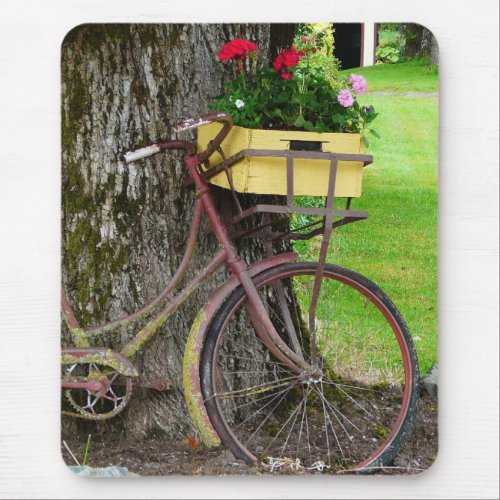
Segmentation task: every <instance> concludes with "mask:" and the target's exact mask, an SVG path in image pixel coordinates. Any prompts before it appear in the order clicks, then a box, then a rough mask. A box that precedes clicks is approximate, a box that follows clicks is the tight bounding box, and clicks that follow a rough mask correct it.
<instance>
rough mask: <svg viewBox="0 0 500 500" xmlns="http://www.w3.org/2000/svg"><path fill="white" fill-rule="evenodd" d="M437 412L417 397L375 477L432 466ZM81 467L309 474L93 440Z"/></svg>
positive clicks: (190, 448) (176, 448)
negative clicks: (400, 443)
mask: <svg viewBox="0 0 500 500" xmlns="http://www.w3.org/2000/svg"><path fill="white" fill-rule="evenodd" d="M437 412H438V405H437V401H436V400H435V399H432V398H430V397H428V396H423V397H422V399H421V402H420V408H419V414H418V417H417V421H416V424H415V427H414V429H413V432H412V434H411V436H410V437H409V439H408V441H407V443H406V444H405V446H404V447H403V449H402V450H401V451H400V453H399V454H398V455H397V456H396V458H395V459H394V461H393V463H392V464H391V465H390V466H388V467H386V468H384V469H381V470H380V471H379V473H380V474H418V473H420V472H422V471H424V470H426V469H427V468H429V467H430V466H431V465H432V463H433V462H434V460H435V459H436V456H437V452H438V430H437ZM63 439H64V440H65V442H66V444H67V445H68V447H69V448H70V450H71V451H72V453H73V454H74V455H75V456H76V457H80V458H81V457H83V455H84V449H85V444H86V443H85V442H81V441H76V440H74V439H72V438H71V437H66V436H64V437H63ZM61 450H62V454H63V457H64V460H65V462H66V463H67V464H68V465H76V463H75V461H74V460H73V459H72V458H71V455H70V454H69V452H68V451H67V449H66V448H65V447H64V446H61ZM80 458H79V459H80ZM87 465H90V466H91V467H108V466H111V465H114V466H121V467H127V468H128V470H129V471H130V472H134V473H136V474H139V475H140V476H167V475H230V474H231V475H232V474H257V475H263V474H270V473H272V474H283V473H285V474H309V473H310V472H308V471H304V470H298V471H297V470H293V469H292V468H291V467H290V466H288V465H286V464H285V465H283V466H282V467H280V468H278V469H276V470H275V471H273V472H271V471H270V468H269V467H265V466H261V465H253V466H248V465H246V464H245V463H244V462H242V461H238V460H236V459H235V458H234V456H233V455H232V454H231V453H230V452H229V451H226V450H224V449H223V448H217V449H209V450H208V449H203V448H202V447H199V446H197V443H196V440H194V439H187V440H186V441H185V442H177V443H173V442H171V441H168V440H167V439H165V438H162V439H158V438H156V439H147V440H141V441H128V442H126V441H119V440H116V439H115V440H110V439H108V440H106V439H102V438H95V437H93V440H92V443H91V447H90V450H89V454H88V457H87Z"/></svg>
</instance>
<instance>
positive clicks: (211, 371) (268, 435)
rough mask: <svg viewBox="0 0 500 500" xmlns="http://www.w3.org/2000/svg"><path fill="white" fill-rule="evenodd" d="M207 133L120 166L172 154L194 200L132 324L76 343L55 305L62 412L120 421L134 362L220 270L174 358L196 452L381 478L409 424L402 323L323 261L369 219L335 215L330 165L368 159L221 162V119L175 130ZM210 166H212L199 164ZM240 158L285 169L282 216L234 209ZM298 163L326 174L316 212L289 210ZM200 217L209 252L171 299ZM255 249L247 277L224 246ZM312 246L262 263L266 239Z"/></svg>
mask: <svg viewBox="0 0 500 500" xmlns="http://www.w3.org/2000/svg"><path fill="white" fill-rule="evenodd" d="M211 123H219V124H220V126H219V127H218V129H217V133H216V134H215V135H214V137H213V139H212V140H210V141H209V142H208V144H207V145H206V147H205V146H204V147H203V148H202V149H203V150H201V151H197V149H196V145H195V144H194V143H192V142H189V141H184V140H173V141H166V142H160V143H157V144H153V145H151V146H148V147H146V148H142V149H139V150H136V151H133V152H130V153H127V154H125V155H124V162H125V163H129V162H132V161H138V160H140V159H143V158H147V157H148V156H151V155H154V154H158V153H161V152H164V151H168V150H173V149H180V150H183V151H184V152H185V165H186V167H187V170H188V172H189V174H190V178H189V179H190V180H189V181H188V182H187V184H193V185H194V187H195V189H196V191H197V194H198V199H197V201H196V203H195V205H194V212H193V222H192V226H191V229H190V232H189V237H188V240H187V243H186V249H185V254H184V257H183V258H182V261H181V264H180V266H179V269H178V270H177V272H176V273H175V275H174V276H173V278H172V280H171V281H170V283H168V284H167V285H166V287H165V288H164V290H163V291H162V292H161V293H160V295H159V296H158V297H156V298H155V299H153V300H152V301H151V302H149V303H148V304H146V305H144V306H143V307H142V308H141V309H139V310H138V311H136V312H134V313H133V314H130V315H127V316H124V317H121V318H118V319H116V320H114V321H111V322H109V323H106V324H104V325H101V326H98V327H94V328H90V329H86V330H84V329H82V328H81V327H80V325H79V322H78V320H77V318H76V316H75V314H74V312H73V309H72V308H71V306H70V304H69V302H68V300H67V299H66V297H65V295H64V294H63V295H62V311H63V316H64V319H65V321H66V323H67V325H68V328H69V331H70V333H71V338H72V342H73V344H74V347H70V348H64V349H63V350H62V365H63V378H62V389H63V392H64V395H65V397H66V399H67V401H68V403H69V405H70V407H71V409H70V410H65V413H66V414H68V415H71V416H75V417H80V418H86V419H90V420H103V419H107V418H110V417H113V416H115V415H117V414H119V413H120V412H121V411H123V410H124V409H125V408H126V405H127V403H128V401H129V399H130V397H131V394H132V390H133V386H134V381H135V379H136V378H137V377H138V375H139V373H138V370H137V368H136V367H135V366H134V364H133V362H132V360H133V358H134V355H135V354H136V353H137V351H138V350H139V349H140V348H142V347H143V346H144V345H145V344H146V343H147V342H148V340H150V339H151V338H152V337H153V336H154V335H155V334H156V333H157V331H158V329H159V328H160V326H161V325H163V324H164V323H165V321H166V320H167V318H168V317H169V316H170V315H172V314H173V313H174V312H175V311H176V310H177V309H178V308H179V307H180V305H181V304H182V303H183V302H184V301H185V300H186V299H187V298H188V297H189V296H190V295H191V294H192V293H193V292H194V291H195V290H196V289H197V288H198V287H199V286H201V285H202V284H203V283H204V282H205V281H206V280H207V279H209V278H210V276H211V275H212V274H213V273H214V272H215V271H216V270H218V269H219V268H220V267H221V266H223V265H226V266H227V268H228V270H229V272H230V275H229V277H228V279H227V281H226V282H225V283H224V284H223V285H222V286H221V287H219V288H218V289H217V290H216V291H215V293H213V295H212V296H211V297H210V299H209V300H208V301H207V303H206V304H205V305H204V306H203V307H202V308H201V310H200V312H199V314H198V315H197V317H196V319H195V320H194V322H193V326H192V328H191V332H190V335H189V338H188V341H187V344H186V349H185V356H184V370H183V371H184V381H183V382H184V389H185V398H186V401H187V404H188V408H189V411H190V414H191V417H192V420H193V423H194V424H195V426H196V428H197V429H198V431H199V435H200V438H201V440H202V441H203V442H204V443H205V444H206V445H216V444H220V442H222V444H223V445H224V446H226V447H227V448H229V449H230V450H231V451H232V452H233V454H234V455H235V456H236V457H237V458H239V459H243V460H245V461H246V462H247V463H254V462H257V461H258V462H261V463H264V464H267V465H268V466H269V467H271V468H273V467H274V466H275V465H276V464H277V463H281V464H292V465H293V467H295V468H302V469H304V470H324V471H328V472H346V471H347V472H349V471H373V470H375V469H377V468H380V467H383V466H384V465H387V464H388V463H389V462H390V461H391V460H392V459H393V457H394V456H395V454H396V453H397V452H398V450H399V449H400V448H401V446H402V445H403V444H404V442H405V440H406V438H407V436H408V433H409V432H410V430H411V428H412V425H413V423H414V420H415V417H416V412H417V405H418V380H419V374H418V364H417V357H416V353H415V348H414V346H413V342H412V339H411V335H410V333H409V331H408V327H407V326H406V324H405V322H404V320H403V318H402V316H401V314H400V313H399V312H398V310H397V308H396V307H395V305H394V304H393V303H392V301H391V300H390V299H389V298H388V297H387V295H386V294H385V293H384V292H382V290H381V289H380V288H379V287H378V286H377V285H376V284H375V283H373V282H372V281H370V280H368V279H367V278H365V277H363V276H361V275H359V274H357V273H355V272H353V271H351V270H348V269H345V268H342V267H339V266H336V265H333V264H329V263H327V262H326V259H327V252H328V246H329V242H330V237H331V234H332V231H333V230H334V229H336V228H338V227H340V226H343V225H345V224H348V223H352V222H356V221H359V220H363V219H365V218H366V217H367V214H366V212H364V211H359V210H353V209H352V208H351V199H350V198H348V200H347V204H346V206H345V208H342V209H341V208H337V207H336V206H335V199H336V196H335V183H336V179H337V173H338V165H339V162H343V163H344V164H345V163H349V162H358V163H359V162H361V163H362V164H363V165H367V164H369V163H371V161H372V158H371V156H369V155H364V154H347V153H337V152H331V151H330V152H325V151H322V150H321V144H320V145H319V147H318V148H316V149H315V150H313V151H311V150H309V148H307V147H306V148H304V147H300V146H299V147H296V149H292V148H291V147H288V149H282V150H276V149H273V150H270V149H248V148H247V149H243V150H241V151H238V152H237V153H236V154H233V155H230V156H228V157H226V156H225V154H224V144H225V143H224V140H225V139H226V138H227V137H228V134H229V133H230V132H231V129H232V119H231V117H230V116H228V115H225V114H223V113H214V114H211V115H205V116H202V117H199V118H196V119H191V120H186V121H184V122H181V123H179V124H178V126H177V130H178V131H185V130H190V129H193V128H197V127H200V126H205V125H206V124H211ZM296 142H297V141H296ZM289 146H290V145H289ZM198 147H200V146H199V145H198ZM215 153H216V154H217V155H219V158H220V161H219V162H217V163H216V164H215V165H210V164H209V161H208V160H209V159H210V157H212V155H214V154H215ZM250 156H251V157H256V156H258V157H262V158H282V159H283V161H284V162H285V165H286V167H285V168H286V179H287V184H286V188H287V195H286V203H285V204H284V205H279V204H275V203H273V204H262V203H261V204H257V205H254V206H251V207H250V208H247V209H243V208H242V207H241V204H240V203H239V200H238V195H237V192H236V190H235V189H234V179H233V178H232V173H231V169H232V167H233V166H234V165H237V164H238V162H240V161H242V159H243V158H245V157H250ZM297 160H300V161H304V160H306V161H310V162H315V161H318V160H321V161H323V162H325V161H326V162H328V173H329V177H328V186H326V192H325V196H324V197H323V198H322V199H323V202H324V204H323V205H322V206H314V207H308V206H298V205H297V204H296V201H297V200H296V196H295V194H294V181H293V180H294V164H295V162H296V161H297ZM221 173H222V174H223V175H225V176H226V178H227V184H228V187H229V189H230V191H231V194H232V199H233V201H234V203H233V205H234V206H233V208H232V209H229V208H228V209H227V210H226V211H224V213H222V214H221V213H219V212H218V211H217V209H216V205H215V203H214V200H213V197H212V194H211V188H210V184H209V181H210V179H211V178H212V177H213V176H214V175H218V174H221ZM276 214H288V215H290V214H296V215H297V214H298V215H299V216H306V218H307V217H309V219H307V220H306V222H305V223H304V222H303V221H302V224H301V225H297V224H296V221H295V222H294V221H292V224H291V225H290V224H287V225H286V227H285V228H283V224H282V223H281V224H276V221H275V220H274V219H273V217H274V218H275V216H276ZM203 217H206V218H207V219H208V222H209V225H210V228H211V231H212V232H213V234H214V235H215V237H216V238H217V240H218V242H219V243H220V250H219V251H218V252H217V253H216V255H215V256H213V258H212V259H211V260H210V262H208V263H207V264H206V266H205V267H204V268H203V269H202V270H201V271H200V272H199V273H198V274H197V275H196V276H195V277H194V278H193V279H192V280H191V281H190V282H189V283H187V284H186V285H184V286H183V287H182V288H181V289H179V285H180V284H181V282H182V280H183V277H184V275H185V272H186V270H187V268H188V266H189V263H190V260H191V257H192V255H193V252H194V250H195V246H196V239H197V235H198V233H199V231H200V227H201V222H202V218H203ZM311 218H312V220H311ZM281 222H282V220H281ZM278 226H279V227H278ZM256 237H258V238H261V239H262V240H263V242H264V245H265V247H266V248H267V251H268V256H267V258H264V259H262V260H259V261H257V262H255V263H253V264H251V265H248V264H247V263H246V262H245V261H244V260H243V259H242V258H241V257H240V256H239V255H238V252H237V249H236V246H235V240H236V239H238V238H256ZM311 238H315V241H316V240H317V241H318V245H319V257H318V260H317V261H316V262H299V261H298V254H297V253H295V252H288V253H282V254H278V255H274V254H273V241H275V240H277V239H283V240H287V241H296V240H307V239H311ZM145 318H148V321H147V322H146V324H145V326H143V327H142V328H141V329H140V330H139V331H138V333H137V334H135V336H134V337H133V338H132V339H130V340H129V341H128V342H126V343H125V344H124V345H123V346H122V348H121V349H120V351H119V352H118V351H114V350H111V349H107V348H99V347H94V346H93V345H92V344H93V339H94V338H95V337H97V336H100V335H102V334H105V333H107V332H112V331H114V330H115V329H116V328H118V327H121V326H124V325H128V324H131V323H133V322H134V321H137V320H140V319H141V320H144V319H145ZM167 385H168V384H167ZM167 385H165V387H162V388H164V389H165V388H167ZM375 410H376V411H375ZM293 467H292V468H293Z"/></svg>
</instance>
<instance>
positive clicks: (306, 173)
mask: <svg viewBox="0 0 500 500" xmlns="http://www.w3.org/2000/svg"><path fill="white" fill-rule="evenodd" d="M220 128H221V125H220V124H218V123H212V124H209V125H204V126H202V127H200V128H199V129H198V150H199V151H203V150H205V149H206V148H207V145H208V143H209V141H210V140H211V139H213V138H214V137H215V135H216V134H217V132H218V130H219V129H220ZM221 148H222V151H223V153H224V155H225V156H226V157H230V156H233V155H235V154H237V153H239V152H240V151H242V150H245V149H260V150H262V149H264V150H280V151H287V150H308V151H322V152H335V153H348V154H364V153H365V145H364V142H363V139H362V135H361V134H354V133H328V132H325V133H318V132H306V131H287V130H258V129H248V128H244V127H238V126H234V127H233V128H232V129H231V131H230V133H229V135H228V136H227V137H226V138H225V139H224V141H223V142H222V144H221ZM222 161H223V159H222V157H221V155H219V153H214V154H213V155H212V156H211V157H210V166H211V167H212V166H215V165H217V164H218V163H220V162H222ZM329 172H330V161H328V160H322V159H309V158H308V159H300V158H298V159H295V160H294V167H293V181H294V182H293V185H294V195H299V196H300V195H310V196H326V195H327V193H328V185H329ZM231 174H232V179H233V184H234V189H235V191H238V192H240V193H254V194H275V195H286V194H287V169H286V159H285V158H273V157H262V156H245V157H244V158H242V159H241V160H240V161H238V162H237V163H236V164H234V165H233V166H232V167H231ZM362 178H363V163H362V162H355V161H340V162H339V163H338V168H337V177H336V182H335V196H336V197H346V198H357V197H359V196H361V186H362ZM208 182H210V183H211V184H214V185H216V186H220V187H223V188H226V189H229V188H230V186H229V182H228V178H227V175H226V173H225V172H224V171H222V172H220V173H218V174H217V175H215V176H213V177H211V178H209V179H208Z"/></svg>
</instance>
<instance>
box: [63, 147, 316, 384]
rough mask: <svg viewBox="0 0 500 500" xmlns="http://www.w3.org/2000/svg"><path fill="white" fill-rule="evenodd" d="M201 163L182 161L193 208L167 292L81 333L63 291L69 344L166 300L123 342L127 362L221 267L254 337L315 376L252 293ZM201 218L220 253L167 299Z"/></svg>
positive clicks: (84, 341)
mask: <svg viewBox="0 0 500 500" xmlns="http://www.w3.org/2000/svg"><path fill="white" fill-rule="evenodd" d="M162 148H163V149H173V148H182V149H184V150H186V152H188V153H193V145H192V144H191V143H189V142H185V141H169V142H166V143H163V144H162ZM202 161H203V155H202V154H200V155H196V154H191V155H190V156H188V157H187V158H186V159H185V163H186V166H187V168H188V170H189V173H190V174H191V177H192V179H193V181H194V184H195V187H196V191H197V195H198V200H197V202H196V204H195V207H194V216H193V224H192V227H191V230H190V233H189V237H188V242H187V246H186V250H185V254H184V256H183V259H182V261H181V264H180V266H179V269H178V270H177V272H176V273H175V275H174V277H173V278H172V280H171V281H170V282H169V283H168V284H167V286H166V288H165V289H164V290H163V291H162V292H161V293H160V295H158V296H157V297H156V298H155V299H153V300H152V301H151V302H149V303H148V304H146V305H145V306H144V307H142V308H141V309H140V310H138V311H136V312H135V313H133V314H131V315H128V316H124V317H122V318H119V319H117V320H114V321H111V322H109V323H105V324H103V325H100V326H97V327H94V328H91V329H88V330H83V329H82V328H81V327H80V325H79V323H78V321H77V319H76V315H75V314H74V311H73V309H72V308H71V306H70V304H69V301H68V300H67V298H66V297H65V295H64V293H63V294H62V298H61V305H62V310H63V314H64V317H65V320H66V323H67V325H68V327H69V329H70V332H71V336H72V340H73V342H74V343H75V345H76V347H79V348H86V347H88V346H89V338H90V337H92V336H94V335H97V334H102V333H104V332H106V331H109V330H112V329H114V328H116V327H118V326H123V325H126V324H129V323H130V322H132V321H134V320H137V319H140V318H142V317H144V316H146V315H148V314H150V313H151V312H153V310H155V309H156V308H157V307H158V306H161V305H162V304H163V303H164V302H167V305H166V307H165V308H164V309H163V310H161V311H160V312H159V313H158V314H157V315H156V316H154V317H153V319H151V320H150V321H149V322H148V323H147V324H146V325H145V326H144V327H143V328H142V329H141V330H140V331H139V332H138V333H137V334H136V335H135V336H134V337H133V338H132V339H131V340H130V341H129V342H127V344H126V345H125V346H124V347H123V348H122V349H121V351H120V355H121V356H123V357H124V358H125V359H130V358H132V357H133V356H134V355H135V354H136V352H137V351H138V350H139V349H140V348H141V347H142V346H144V344H145V343H147V342H148V341H149V340H150V339H151V338H152V337H153V336H154V335H155V333H156V332H157V331H158V329H159V328H160V327H161V326H162V325H163V324H164V323H165V321H166V320H167V319H168V318H169V317H170V316H171V315H172V314H173V313H174V312H175V311H176V310H177V309H178V308H179V306H180V305H181V304H182V303H183V302H184V301H185V300H187V299H188V298H189V296H190V295H191V294H192V293H193V292H194V291H195V290H196V289H197V288H198V287H199V286H200V285H201V284H202V283H203V282H204V281H206V280H207V279H208V278H209V277H210V276H211V275H212V274H213V273H214V272H215V271H216V270H217V269H219V268H220V267H221V266H222V264H224V263H226V264H227V265H228V268H229V270H230V272H231V273H232V274H233V275H234V276H236V278H237V280H238V282H239V284H241V285H242V286H243V288H244V289H245V292H246V294H247V297H248V309H249V312H250V318H251V321H252V324H253V325H254V327H255V329H256V332H257V335H258V336H259V338H260V339H261V341H262V342H263V343H264V345H266V347H268V349H269V350H270V351H271V352H272V353H273V354H274V355H275V356H276V357H277V358H278V359H279V360H281V361H283V362H284V363H286V364H287V365H288V366H289V367H290V368H291V369H292V370H293V371H295V372H300V371H306V372H307V373H310V374H312V373H314V372H315V370H316V369H315V368H314V367H312V366H311V365H309V364H308V363H306V361H305V360H304V358H303V357H302V356H301V355H299V354H297V353H295V352H294V351H293V350H291V349H290V348H289V347H288V345H287V344H286V343H285V341H284V340H283V339H282V338H281V337H280V336H279V335H278V333H277V332H276V330H275V328H274V326H273V324H272V322H271V320H270V318H269V315H268V313H267V312H266V309H265V307H264V304H263V303H262V301H261V299H260V297H259V295H258V293H257V290H256V289H255V286H254V284H253V282H252V276H251V273H250V272H249V267H248V266H247V264H246V263H245V262H244V261H243V260H242V259H241V258H240V256H239V255H238V253H237V250H236V247H235V245H234V243H233V241H232V240H231V238H230V236H229V234H228V230H227V228H226V227H225V225H224V223H223V222H222V220H221V218H220V216H219V214H218V212H217V209H216V207H215V203H214V200H213V198H212V196H211V192H210V187H209V185H208V184H207V182H206V181H205V179H204V178H203V177H202V175H201V174H200V173H199V172H198V169H197V166H198V165H199V164H200V163H201V162H202ZM203 213H204V214H205V215H206V216H207V218H208V220H209V222H210V225H211V227H212V230H213V232H214V234H215V236H216V238H217V240H218V241H219V243H220V245H221V247H222V249H221V250H219V252H217V254H216V255H215V256H214V257H213V258H212V260H211V261H210V262H209V263H208V264H207V265H206V266H205V267H204V269H203V270H202V272H201V273H199V274H198V275H197V276H196V277H195V278H193V279H192V280H191V281H190V282H189V283H188V284H187V285H186V286H185V287H184V288H183V289H182V291H180V292H179V293H178V294H177V295H175V296H172V295H171V293H172V291H173V290H174V289H175V287H176V286H177V285H178V284H179V282H180V281H181V280H182V278H183V276H184V274H185V272H186V270H187V268H188V266H189V263H190V261H191V258H192V255H193V252H194V248H195V245H196V236H197V233H198V231H199V228H200V224H201V217H202V214H203ZM268 262H269V264H270V265H274V264H273V260H272V257H271V258H270V259H269V260H268Z"/></svg>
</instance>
